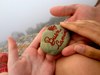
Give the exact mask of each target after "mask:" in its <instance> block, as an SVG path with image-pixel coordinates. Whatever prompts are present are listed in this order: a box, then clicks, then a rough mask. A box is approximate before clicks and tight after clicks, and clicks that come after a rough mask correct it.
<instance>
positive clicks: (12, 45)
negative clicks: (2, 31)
mask: <svg viewBox="0 0 100 75" xmlns="http://www.w3.org/2000/svg"><path fill="white" fill-rule="evenodd" d="M17 59H18V49H17V45H16V42H15V41H14V39H13V38H12V37H9V38H8V65H9V66H10V65H12V64H14V63H15V62H16V61H17Z"/></svg>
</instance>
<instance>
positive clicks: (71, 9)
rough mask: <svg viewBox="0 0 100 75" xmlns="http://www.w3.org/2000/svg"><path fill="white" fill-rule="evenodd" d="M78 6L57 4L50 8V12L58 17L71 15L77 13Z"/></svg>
mask: <svg viewBox="0 0 100 75" xmlns="http://www.w3.org/2000/svg"><path fill="white" fill-rule="evenodd" d="M77 8H78V7H77V5H76V4H74V5H70V6H56V7H53V8H51V9H50V13H51V14H52V15H54V16H58V17H62V16H70V15H72V14H74V13H75V11H76V9H77Z"/></svg>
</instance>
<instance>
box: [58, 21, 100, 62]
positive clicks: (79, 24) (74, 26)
mask: <svg viewBox="0 0 100 75" xmlns="http://www.w3.org/2000/svg"><path fill="white" fill-rule="evenodd" d="M60 24H61V26H63V27H64V28H67V29H69V30H71V31H73V32H75V33H77V34H79V35H81V36H83V37H86V38H88V39H90V40H92V41H93V42H94V43H96V44H97V45H98V48H99V49H96V48H93V47H91V46H88V45H84V44H74V45H71V46H70V47H67V48H66V49H65V50H64V52H62V54H64V53H66V51H67V50H70V49H71V50H73V52H74V51H76V52H78V53H80V54H83V55H85V56H88V57H90V58H93V59H97V60H100V23H98V22H95V21H91V20H82V21H81V20H79V21H76V22H67V23H66V22H61V23H60Z"/></svg>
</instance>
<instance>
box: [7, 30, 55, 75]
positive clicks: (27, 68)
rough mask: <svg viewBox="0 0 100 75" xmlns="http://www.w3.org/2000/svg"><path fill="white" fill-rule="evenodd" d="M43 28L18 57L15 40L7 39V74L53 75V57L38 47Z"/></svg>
mask: <svg viewBox="0 0 100 75" xmlns="http://www.w3.org/2000/svg"><path fill="white" fill-rule="evenodd" d="M44 30H45V28H43V29H42V30H41V31H40V33H39V34H38V35H37V36H36V38H35V39H34V40H33V42H32V43H31V44H30V46H29V47H28V48H27V49H26V50H25V51H24V53H23V54H22V56H21V57H18V48H17V45H16V42H15V41H14V40H13V39H12V38H11V37H9V39H8V48H9V51H8V73H9V75H53V74H54V70H55V57H53V56H50V55H47V54H45V53H44V52H43V51H42V50H41V49H40V47H39V44H40V40H41V35H42V33H43V31H44Z"/></svg>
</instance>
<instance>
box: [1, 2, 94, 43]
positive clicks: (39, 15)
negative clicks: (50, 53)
mask: <svg viewBox="0 0 100 75" xmlns="http://www.w3.org/2000/svg"><path fill="white" fill-rule="evenodd" d="M82 1H83V2H82ZM90 1H91V0H0V41H2V40H5V39H7V36H8V35H10V34H11V33H12V32H13V31H20V32H24V31H25V30H26V29H27V28H28V27H36V24H37V23H40V22H46V21H48V20H49V18H50V17H51V14H50V13H49V10H50V8H51V7H53V6H57V5H69V4H74V3H80V2H82V3H83V4H84V3H87V4H88V3H90V4H92V5H94V2H95V0H92V1H94V2H93V3H91V2H90Z"/></svg>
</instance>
